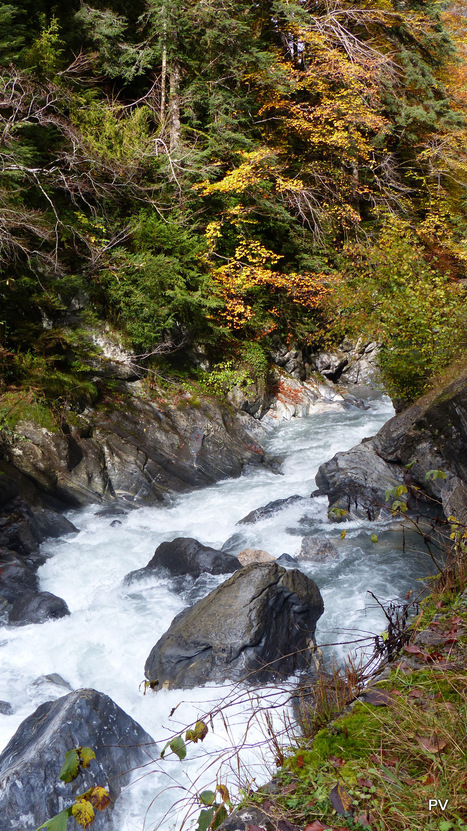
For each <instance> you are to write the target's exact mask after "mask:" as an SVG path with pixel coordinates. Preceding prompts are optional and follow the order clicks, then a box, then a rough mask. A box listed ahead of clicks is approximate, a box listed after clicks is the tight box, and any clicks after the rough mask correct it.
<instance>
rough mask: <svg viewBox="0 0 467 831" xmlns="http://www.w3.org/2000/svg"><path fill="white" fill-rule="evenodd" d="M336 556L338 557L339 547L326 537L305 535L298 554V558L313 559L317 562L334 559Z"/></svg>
mask: <svg viewBox="0 0 467 831" xmlns="http://www.w3.org/2000/svg"><path fill="white" fill-rule="evenodd" d="M334 557H337V548H336V546H335V545H334V544H333V543H332V542H331V541H330V540H328V539H326V537H303V539H302V544H301V546H300V550H299V552H298V554H297V559H298V560H312V561H313V562H317V563H319V562H324V561H325V560H332V559H333V558H334Z"/></svg>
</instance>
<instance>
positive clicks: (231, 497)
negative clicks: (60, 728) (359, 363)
mask: <svg viewBox="0 0 467 831" xmlns="http://www.w3.org/2000/svg"><path fill="white" fill-rule="evenodd" d="M391 415H392V408H391V405H390V402H389V401H387V400H377V401H373V402H371V408H370V409H369V410H366V411H365V410H357V409H355V410H349V411H340V412H329V413H320V414H316V415H311V416H309V417H307V418H303V419H294V420H292V421H291V422H286V423H283V424H282V425H281V426H279V427H278V428H277V429H276V430H275V431H274V432H272V433H271V434H269V435H268V436H267V439H266V441H265V442H263V443H264V444H265V445H266V447H267V449H268V451H269V453H270V454H272V455H274V456H276V457H279V458H280V459H281V460H282V468H281V470H282V475H278V474H276V473H273V472H271V471H269V470H266V469H257V470H255V471H253V472H252V473H250V474H248V475H246V476H244V477H241V478H240V479H234V480H226V481H224V482H221V483H219V484H217V485H213V486H211V487H209V488H204V489H203V490H199V491H195V492H193V493H190V494H188V495H183V496H177V497H175V498H174V499H173V501H172V502H171V503H170V504H169V505H166V506H158V507H152V508H140V509H138V510H135V511H132V512H130V513H129V514H127V515H124V516H119V517H118V520H119V521H120V524H118V525H115V524H114V525H113V526H112V525H111V523H112V522H113V520H114V519H115V518H114V517H109V516H105V515H99V509H97V508H95V507H93V508H87V509H84V510H82V511H79V512H73V513H71V514H70V515H69V516H70V519H72V521H73V522H74V523H75V524H76V526H77V527H78V528H79V529H80V531H79V533H78V534H77V535H73V536H68V537H66V538H65V539H61V540H56V541H49V542H48V543H46V544H45V546H44V547H45V550H46V551H47V553H49V554H50V555H52V556H51V557H50V559H48V560H47V562H46V563H45V565H44V566H43V567H42V568H41V570H40V578H41V588H43V589H44V590H47V591H51V592H53V593H54V594H56V595H58V596H59V597H63V598H64V599H65V600H66V602H67V604H68V606H69V609H70V612H71V615H70V616H69V617H66V618H63V619H61V620H56V621H49V622H47V623H44V624H42V625H36V626H24V627H19V628H8V629H7V628H5V629H3V630H2V631H1V633H0V661H1V663H2V673H1V678H0V699H4V700H7V701H11V702H12V703H13V704H14V713H13V715H10V716H2V715H0V747H3V746H4V744H5V743H6V742H7V741H8V739H9V738H10V736H11V735H12V734H13V732H14V731H15V730H16V728H17V727H18V725H19V723H20V722H21V721H22V720H23V719H24V718H25V717H26V716H27V715H29V714H30V713H31V712H32V711H33V710H34V709H35V708H36V707H37V706H38V705H39V704H41V703H42V702H43V701H46V700H50V699H51V698H57V697H58V696H60V695H63V694H64V692H66V690H64V689H63V687H59V686H57V685H56V684H54V683H51V682H48V681H46V680H44V679H43V678H42V680H41V677H42V676H45V675H50V674H52V673H57V674H58V675H60V676H61V677H62V678H63V679H65V680H66V681H67V682H68V683H69V684H70V685H71V687H72V688H74V689H78V688H81V687H93V688H95V689H97V690H100V691H102V692H105V693H107V694H108V695H110V696H111V698H112V699H113V700H114V701H115V702H116V703H117V704H119V705H120V706H121V707H122V708H123V709H124V710H125V711H126V712H127V713H129V714H130V715H131V716H133V717H134V718H135V719H136V720H137V721H139V722H140V724H142V726H143V727H144V728H145V729H146V730H147V731H148V732H149V733H150V734H151V735H152V736H154V738H155V739H156V740H157V741H160V742H165V741H166V740H167V737H170V735H172V734H173V732H175V731H177V730H178V729H181V728H182V727H183V725H185V724H188V723H190V722H192V721H193V720H194V719H196V718H197V717H198V716H200V715H202V714H203V713H205V712H209V711H210V710H211V709H212V708H213V707H214V705H215V703H216V702H217V701H219V699H221V698H223V697H224V696H226V695H228V691H229V690H228V687H227V686H225V687H217V688H215V687H209V688H206V687H205V688H200V689H197V690H192V691H184V692H183V693H180V692H177V691H170V692H168V691H166V690H162V691H160V692H158V693H157V694H152V693H151V694H147V695H145V696H144V695H143V694H142V691H141V688H140V686H139V685H140V682H141V681H142V680H143V667H144V662H145V659H146V657H147V655H148V653H149V651H150V649H151V647H152V646H153V645H154V643H155V642H156V641H157V640H158V638H159V637H160V636H161V635H162V634H163V633H164V632H165V631H166V629H167V628H168V626H169V624H170V621H171V620H172V618H173V617H174V615H176V614H177V613H178V612H179V611H180V610H181V609H182V608H183V607H184V606H186V605H187V603H191V602H193V601H194V600H195V599H198V598H199V597H200V596H202V595H203V594H205V593H206V592H207V591H209V590H211V588H213V587H214V586H215V585H217V584H218V583H219V582H221V580H222V579H223V578H217V577H209V576H204V577H202V578H200V579H199V580H198V581H197V582H196V584H195V585H194V586H193V585H191V584H188V583H187V584H184V585H180V584H178V586H177V589H176V590H175V587H174V584H173V583H171V582H170V581H169V580H164V579H161V578H158V579H156V578H148V579H147V580H146V581H144V582H138V583H137V584H134V585H132V586H123V585H122V578H123V577H124V576H125V574H127V573H128V572H129V571H131V570H132V569H136V568H140V567H141V566H143V565H145V564H146V563H147V562H148V560H149V559H150V558H151V557H152V555H153V553H154V550H155V548H156V547H157V546H158V545H159V544H160V543H161V542H163V541H165V540H171V539H173V538H175V537H177V536H190V537H196V538H197V539H198V540H200V541H201V542H202V543H204V544H207V545H211V546H213V547H215V548H220V547H221V546H222V545H223V543H224V542H225V541H226V540H227V539H229V538H231V537H232V538H233V540H232V547H231V548H229V550H230V551H231V552H232V553H238V552H239V551H241V550H242V549H243V548H245V547H252V548H261V549H265V550H267V551H269V552H270V553H271V554H272V555H273V556H275V557H276V556H279V555H281V554H282V553H284V552H287V553H289V554H292V555H294V554H296V553H297V551H298V549H299V548H300V543H301V539H302V537H303V536H304V535H305V534H306V535H316V534H320V535H326V536H327V537H328V538H329V539H331V540H332V541H333V543H334V544H335V545H336V546H337V548H338V551H339V555H338V557H337V558H332V559H331V560H329V561H327V562H325V563H320V564H319V565H317V564H313V565H312V564H311V563H309V564H307V565H306V566H303V568H304V570H306V571H307V573H309V574H310V576H312V577H313V578H314V579H315V581H316V582H317V583H318V585H319V587H320V589H321V593H322V595H323V598H324V603H325V613H324V615H323V617H322V618H321V619H320V621H319V623H318V628H317V633H316V634H317V640H318V642H319V643H320V644H330V643H337V642H340V641H348V640H350V639H352V638H358V637H363V635H364V634H367V633H378V632H380V631H381V630H382V629H384V628H385V626H384V618H383V616H382V612H381V610H380V609H379V608H378V606H377V605H376V604H375V602H374V600H373V598H372V597H371V596H370V595H369V594H368V591H369V590H371V591H372V592H373V593H374V594H375V595H376V596H377V597H378V598H379V599H380V600H382V601H384V600H387V599H391V598H395V597H400V596H401V595H402V596H403V595H405V593H406V592H407V591H408V590H409V589H411V588H413V587H414V582H415V580H416V579H417V578H418V577H420V576H421V575H424V574H426V573H427V571H428V570H429V569H428V567H427V563H426V561H425V559H424V557H423V555H422V554H420V555H416V554H412V555H410V556H409V555H408V554H407V553H404V552H403V551H402V549H401V540H400V534H398V533H397V532H396V530H395V529H394V527H393V525H392V524H391V523H388V522H387V521H386V523H384V522H381V523H376V524H375V523H366V522H358V523H357V522H348V523H346V524H345V528H346V531H347V534H346V536H345V538H344V539H342V538H341V531H342V528H343V526H342V525H336V524H332V523H331V522H330V521H329V520H328V518H327V511H326V508H327V500H326V499H324V498H318V499H314V500H312V501H311V502H310V505H309V507H308V508H307V509H306V510H304V507H303V503H302V504H300V503H297V504H295V505H294V504H292V505H290V506H288V507H287V508H285V509H284V510H282V511H279V512H278V513H276V514H275V515H274V516H272V517H269V518H267V519H264V520H262V521H260V522H257V523H255V524H253V525H242V526H236V522H237V521H238V520H239V519H241V518H242V517H243V516H245V515H246V514H247V513H248V512H249V511H251V510H252V509H254V508H257V507H259V506H261V505H264V504H266V503H268V502H270V501H271V500H273V499H279V498H283V497H288V496H290V495H291V494H300V495H302V496H308V495H309V494H310V492H311V491H312V490H313V489H314V487H315V484H314V475H315V473H316V470H317V468H318V466H319V465H320V464H321V463H322V462H323V461H325V460H327V459H330V458H331V457H332V456H333V455H334V453H336V452H337V451H338V450H343V449H347V448H350V447H352V446H353V445H355V444H357V443H358V442H359V441H360V440H361V439H362V438H363V437H364V436H366V435H373V434H374V433H375V432H376V431H377V430H378V429H379V427H380V426H381V425H382V424H383V423H384V422H385V421H386V420H387V419H388V418H389V417H390V416H391ZM375 531H376V532H377V534H378V537H379V542H378V543H377V544H376V545H375V544H373V543H371V541H370V535H371V534H372V533H374V532H375ZM233 535H237V536H236V537H233ZM346 648H347V647H345V646H342V647H334V649H335V650H336V651H337V653H338V654H339V652H342V651H345V649H346ZM234 698H235V696H234ZM277 701H278V698H277V697H276V698H274V702H277ZM180 702H183V703H181V704H180ZM271 702H272V699H271ZM177 705H179V706H178V707H177V710H176V712H175V714H174V715H173V716H172V718H171V717H170V711H171V710H172V708H174V707H175V706H177ZM226 712H227V717H228V722H229V724H228V726H227V729H226V728H225V727H224V725H223V724H222V719H220V718H218V719H217V720H215V722H214V731H211V732H210V734H209V737H208V739H207V740H206V742H205V743H204V745H203V747H202V748H200V749H199V750H198V747H199V746H196V748H194V750H196V752H197V754H198V755H197V756H196V754H195V758H194V759H193V760H192V761H191V762H190V761H188V762H184V763H183V764H181V763H180V762H179V761H178V760H175V761H171V757H169V758H168V759H167V760H164V762H162V763H160V765H159V766H158V767H157V770H155V768H154V766H150V767H149V768H148V769H147V771H145V772H144V774H145V775H144V776H142V782H140V784H139V785H137V786H131V787H130V789H129V791H128V795H127V796H126V797H124V800H123V808H122V810H121V812H120V819H119V821H118V823H117V825H118V829H117V831H141V829H143V827H144V828H145V829H152V828H154V827H155V825H156V824H158V823H161V824H162V826H163V827H166V828H167V827H170V825H171V824H172V823H173V814H171V815H170V816H167V817H166V818H165V819H164V817H165V812H166V811H168V809H169V808H170V805H171V804H173V803H175V802H176V800H178V799H180V798H183V793H184V792H183V790H180V789H179V788H178V789H177V787H176V785H177V782H179V783H181V785H182V787H183V788H189V787H190V783H192V782H195V785H196V787H197V786H198V783H197V781H195V780H197V777H198V776H199V775H200V782H201V783H202V784H204V783H208V782H212V780H213V778H214V779H215V773H216V768H215V765H216V764H217V762H216V758H217V757H215V756H214V755H212V754H214V753H215V751H216V750H217V749H218V748H221V749H224V750H225V751H226V754H227V755H226V757H225V758H226V760H227V762H226V764H230V765H231V766H232V767H234V766H237V765H238V764H245V765H246V767H245V769H242V770H243V772H242V773H241V776H240V778H242V777H243V781H244V782H245V781H247V779H248V778H249V777H250V779H251V778H254V777H255V778H256V782H259V780H260V779H261V778H263V779H265V778H267V776H268V772H267V769H266V767H265V766H264V761H263V756H264V754H265V755H266V757H267V758H266V761H267V759H268V758H270V754H269V756H268V751H267V748H266V749H265V747H264V742H262V741H261V728H260V727H258V726H251V727H250V729H249V731H247V738H246V744H247V745H248V746H249V749H248V750H245V752H244V755H243V756H240V762H239V759H238V757H237V756H235V754H232V753H230V755H229V753H228V752H227V751H228V748H229V747H230V746H235V745H238V744H239V743H241V741H242V735H243V734H244V733H245V723H246V716H245V713H246V712H249V706H247V703H246V702H245V701H244V700H241V699H239V693H238V692H237V704H236V706H234V705H232V706H231V707H230V708H229V709H228V710H227V711H226ZM192 749H193V748H192ZM190 752H191V751H190ZM192 755H193V754H192ZM230 757H232V758H231V760H230V762H229V761H228V760H229V758H230ZM210 765H211V767H210ZM222 776H223V778H224V781H225V779H226V778H227V779H228V780H229V783H230V784H232V783H233V782H234V780H235V778H236V777H237V778H238V770H237V772H236V774H235V775H234V773H233V772H232V773H230V774H229V773H228V772H226V773H225V774H222ZM229 777H230V779H229ZM175 780H176V781H175ZM159 793H161V795H159V796H157V795H158V794H159ZM155 797H157V798H155ZM151 800H154V802H153V804H152V806H151V808H150V810H149V813H146V811H147V808H148V805H149V803H150V802H151ZM185 809H186V804H185V803H183V802H182V803H181V806H180V810H181V812H182V815H183V811H184V810H185ZM177 821H178V822H179V821H180V816H179V817H178V820H177Z"/></svg>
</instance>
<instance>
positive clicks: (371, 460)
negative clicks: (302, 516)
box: [313, 439, 404, 521]
mask: <svg viewBox="0 0 467 831" xmlns="http://www.w3.org/2000/svg"><path fill="white" fill-rule="evenodd" d="M315 479H316V484H317V486H318V490H317V491H315V493H314V494H313V495H323V494H324V495H326V496H327V497H328V500H329V518H330V519H332V520H334V521H342V520H345V519H348V518H365V519H370V520H373V519H377V517H378V516H379V515H380V513H381V511H384V510H388V506H387V503H386V490H390V489H391V488H394V487H397V486H398V485H401V484H404V476H403V473H402V471H401V470H400V468H398V467H397V465H391V464H388V462H385V461H384V460H383V459H382V458H381V457H380V456H378V454H377V453H376V450H375V446H374V442H373V440H371V439H365V440H364V441H363V442H362V443H361V444H359V445H357V447H354V448H352V450H348V451H346V452H342V453H336V455H335V456H334V457H333V458H332V459H331V460H330V461H329V462H325V463H324V464H323V465H321V466H320V467H319V468H318V472H317V474H316V477H315Z"/></svg>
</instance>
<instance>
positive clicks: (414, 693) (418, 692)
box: [409, 687, 425, 698]
mask: <svg viewBox="0 0 467 831" xmlns="http://www.w3.org/2000/svg"><path fill="white" fill-rule="evenodd" d="M424 697H425V693H424V692H422V690H419V689H418V687H414V688H413V690H410V692H409V698H424Z"/></svg>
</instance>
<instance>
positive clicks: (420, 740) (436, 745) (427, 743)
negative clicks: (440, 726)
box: [415, 736, 447, 753]
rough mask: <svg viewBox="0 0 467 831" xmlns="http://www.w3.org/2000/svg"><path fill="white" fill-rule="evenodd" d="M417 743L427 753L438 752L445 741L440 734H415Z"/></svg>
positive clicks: (444, 745) (444, 744)
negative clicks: (429, 735)
mask: <svg viewBox="0 0 467 831" xmlns="http://www.w3.org/2000/svg"><path fill="white" fill-rule="evenodd" d="M415 739H416V741H417V744H418V745H419V746H420V747H422V748H423V750H427V751H428V752H429V753H439V752H440V750H443V748H445V747H446V745H447V741H445V740H444V739H443V738H441V736H431V737H428V736H415Z"/></svg>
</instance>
